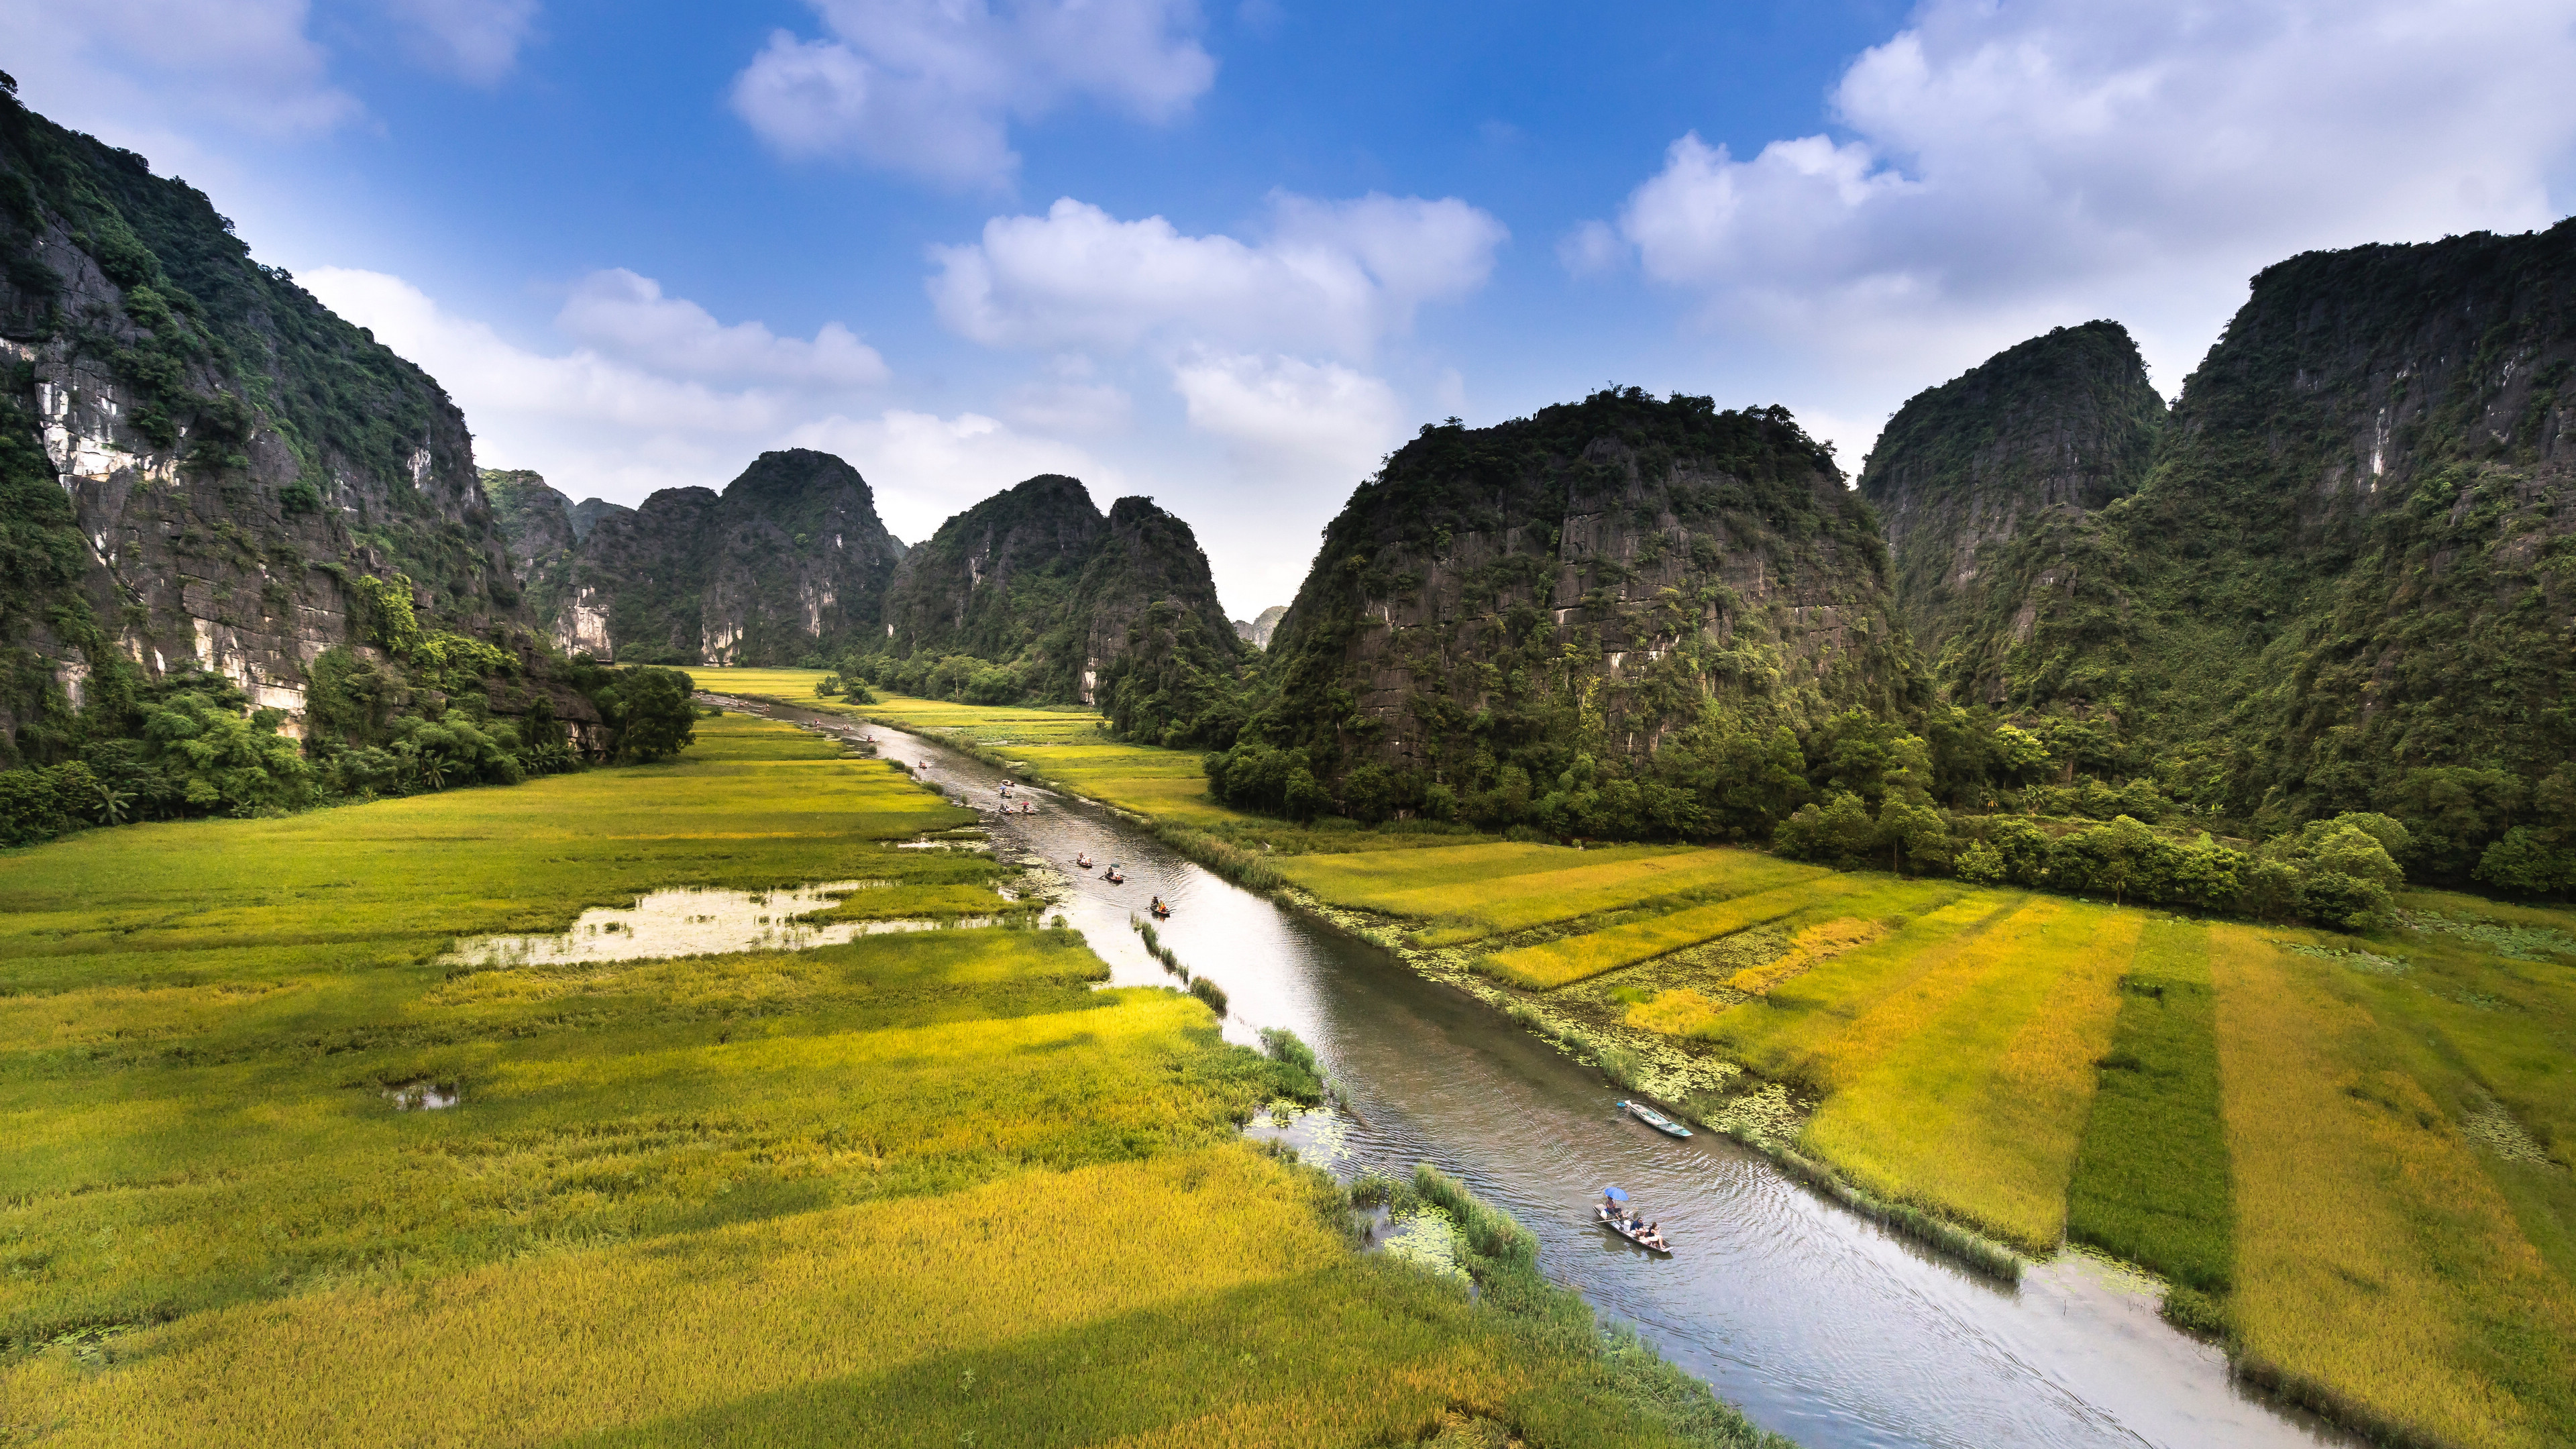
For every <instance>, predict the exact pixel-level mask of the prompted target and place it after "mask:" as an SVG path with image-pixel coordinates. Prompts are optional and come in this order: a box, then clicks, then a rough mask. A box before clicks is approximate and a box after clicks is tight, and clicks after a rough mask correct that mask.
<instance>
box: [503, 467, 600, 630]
mask: <svg viewBox="0 0 2576 1449" xmlns="http://www.w3.org/2000/svg"><path fill="white" fill-rule="evenodd" d="M483 493H484V496H485V497H487V498H489V499H491V500H492V515H493V517H494V518H495V519H496V520H498V521H499V523H500V525H501V536H502V538H503V539H504V540H506V542H507V544H508V547H509V551H510V572H511V574H512V576H513V577H515V578H516V579H517V580H518V584H519V593H520V596H521V600H522V602H523V604H524V605H525V608H526V612H527V614H528V615H529V617H531V618H537V619H551V618H553V617H554V616H555V614H556V613H557V612H558V611H559V610H560V608H561V607H562V601H563V596H564V591H565V589H566V587H567V586H568V585H569V583H570V581H571V571H572V554H573V548H574V546H575V544H576V542H577V541H578V540H577V536H576V535H575V533H574V531H573V520H572V500H571V499H569V498H566V497H564V496H563V495H562V494H561V493H558V492H556V491H555V490H554V489H552V488H549V487H547V486H546V480H545V479H543V478H541V477H539V476H538V475H536V474H534V473H531V472H528V471H526V470H524V469H504V468H486V469H484V470H483Z"/></svg>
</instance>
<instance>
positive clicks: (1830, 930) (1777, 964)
mask: <svg viewBox="0 0 2576 1449" xmlns="http://www.w3.org/2000/svg"><path fill="white" fill-rule="evenodd" d="M1820 894H1821V893H1820ZM1886 935H1887V927H1886V926H1885V925H1883V924H1881V923H1879V922H1877V921H1862V920H1855V919H1853V918H1852V917H1849V916H1844V917H1841V918H1839V919H1836V920H1831V921H1819V922H1817V923H1816V924H1815V925H1812V926H1808V927H1805V928H1803V929H1801V930H1800V931H1799V932H1798V934H1796V935H1794V936H1792V937H1790V938H1789V949H1788V950H1786V951H1783V952H1781V953H1780V954H1779V955H1778V956H1775V957H1773V958H1772V959H1770V960H1768V961H1765V962H1763V963H1762V964H1761V965H1759V966H1747V967H1745V968H1744V969H1743V970H1741V971H1738V972H1736V973H1735V974H1734V975H1733V976H1730V977H1728V978H1727V979H1726V984H1727V985H1728V986H1731V987H1733V988H1734V989H1736V990H1738V991H1741V992H1743V993H1744V994H1745V995H1747V996H1767V995H1769V994H1770V993H1771V988H1772V987H1775V986H1777V985H1779V984H1780V983H1781V982H1783V981H1786V980H1788V979H1789V978H1790V977H1792V976H1798V975H1802V974H1804V973H1806V972H1808V971H1812V970H1814V969H1815V968H1816V965H1817V963H1819V962H1823V961H1830V960H1832V959H1833V958H1834V957H1836V956H1839V955H1841V954H1842V953H1844V952H1845V951H1851V950H1856V949H1858V948H1860V947H1862V946H1866V945H1868V944H1870V943H1871V942H1872V941H1877V940H1881V939H1884V938H1885V937H1886Z"/></svg>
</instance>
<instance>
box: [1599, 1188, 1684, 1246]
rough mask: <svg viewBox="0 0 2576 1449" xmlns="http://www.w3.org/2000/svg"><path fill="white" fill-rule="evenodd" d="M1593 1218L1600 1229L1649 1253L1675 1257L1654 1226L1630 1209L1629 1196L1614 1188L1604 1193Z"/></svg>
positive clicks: (1602, 1190) (1602, 1192) (1604, 1189)
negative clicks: (1604, 1229) (1597, 1220)
mask: <svg viewBox="0 0 2576 1449" xmlns="http://www.w3.org/2000/svg"><path fill="white" fill-rule="evenodd" d="M1592 1215H1593V1217H1595V1218H1597V1219H1599V1221H1600V1223H1601V1226H1603V1227H1605V1228H1608V1229H1609V1230H1610V1231H1612V1232H1614V1233H1617V1234H1618V1235H1619V1236H1621V1237H1623V1238H1626V1239H1627V1240H1628V1241H1629V1242H1632V1243H1634V1244H1636V1245H1637V1246H1638V1247H1640V1248H1643V1249H1645V1250H1646V1251H1647V1252H1650V1253H1661V1254H1663V1255H1664V1256H1665V1257H1667V1258H1669V1257H1671V1256H1672V1255H1673V1245H1672V1244H1670V1243H1668V1242H1665V1241H1664V1235H1663V1233H1662V1232H1661V1231H1660V1230H1659V1229H1658V1228H1657V1227H1656V1225H1655V1224H1653V1223H1650V1222H1648V1221H1646V1220H1645V1219H1644V1218H1643V1217H1641V1216H1639V1215H1638V1214H1637V1212H1636V1210H1635V1209H1634V1208H1631V1207H1630V1206H1629V1205H1628V1195H1627V1194H1626V1193H1624V1192H1621V1191H1620V1190H1619V1189H1617V1188H1615V1187H1605V1188H1603V1189H1601V1201H1599V1202H1597V1203H1595V1204H1593V1205H1592Z"/></svg>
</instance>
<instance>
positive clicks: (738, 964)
mask: <svg viewBox="0 0 2576 1449" xmlns="http://www.w3.org/2000/svg"><path fill="white" fill-rule="evenodd" d="M698 728H699V732H700V743H699V744H698V746H696V747H695V748H693V749H692V750H691V751H690V752H688V753H687V754H686V755H684V756H683V757H682V758H681V759H680V760H679V761H677V762H675V763H672V764H669V765H662V766H655V767H651V768H647V769H637V770H617V771H594V772H587V773H582V774H576V775H571V776H564V777H557V778H554V779H549V780H544V781H539V782H534V783H531V784H528V785H526V786H522V787H520V788H519V789H516V790H508V791H497V790H496V791H479V790H459V791H450V792H447V793H445V794H441V795H437V796H432V797H426V798H422V799H415V800H405V801H398V802H388V803H385V804H379V805H372V806H362V807H351V808H347V809H341V810H334V811H328V812H321V813H318V814H314V815H309V816H300V817H296V818H294V819H290V820H279V821H201V822H193V823H189V824H184V825H175V826H165V827H152V826H146V827H138V828H135V829H130V830H123V831H116V832H99V833H97V834H94V835H87V836H81V837H76V838H74V839H72V840H69V841H65V842H61V843H58V844H55V845H51V846H45V847H40V848H37V849H34V850H30V851H23V852H17V853H13V854H9V855H5V856H0V1134H5V1140H6V1141H7V1142H8V1144H9V1150H8V1151H7V1152H6V1153H0V1441H6V1442H15V1441H16V1440H17V1439H18V1438H19V1437H21V1436H24V1435H28V1434H33V1435H35V1436H36V1437H37V1438H38V1440H40V1441H41V1442H43V1443H45V1444H48V1445H55V1444H59V1445H120V1446H121V1445H163V1444H189V1445H201V1444H202V1445H271V1444H297V1445H305V1444H314V1445H331V1444H350V1445H361V1444H363V1445H374V1444H382V1443H409V1444H420V1445H477V1446H480V1445H521V1444H528V1445H533V1444H563V1443H590V1444H672V1445H683V1444H685V1445H696V1444H703V1443H710V1442H756V1443H816V1442H848V1443H862V1442H865V1443H874V1442H929V1443H943V1444H945V1443H958V1442H969V1441H971V1442H981V1443H1002V1442H1032V1441H1042V1440H1051V1441H1059V1442H1060V1441H1061V1440H1062V1439H1063V1438H1064V1437H1065V1436H1067V1435H1074V1436H1077V1437H1080V1438H1083V1439H1084V1440H1085V1441H1105V1440H1123V1441H1126V1442H1167V1443H1174V1444H1225V1443H1234V1444H1245V1445H1252V1444H1272V1443H1317V1444H1326V1443H1350V1442H1370V1441H1377V1442H1411V1441H1412V1440H1414V1439H1416V1438H1418V1437H1420V1436H1421V1435H1423V1434H1424V1433H1427V1432H1430V1431H1431V1429H1432V1428H1433V1426H1435V1425H1436V1424H1437V1423H1438V1422H1439V1419H1440V1416H1441V1415H1442V1414H1443V1413H1444V1412H1445V1411H1446V1410H1448V1409H1449V1407H1450V1406H1452V1405H1454V1404H1456V1403H1459V1402H1461V1401H1471V1402H1475V1403H1480V1404H1486V1405H1490V1406H1492V1407H1493V1408H1494V1409H1495V1410H1496V1412H1498V1413H1502V1414H1505V1415H1507V1416H1508V1417H1509V1418H1510V1419H1511V1420H1512V1421H1513V1422H1515V1423H1517V1424H1520V1425H1522V1426H1524V1432H1525V1434H1526V1436H1527V1438H1528V1440H1529V1442H1531V1443H1533V1444H1552V1445H1589V1444H1633V1445H1661V1444H1672V1443H1676V1442H1678V1440H1677V1438H1676V1431H1675V1422H1676V1421H1675V1420H1673V1419H1672V1418H1671V1417H1670V1416H1669V1415H1666V1414H1664V1413H1663V1412H1662V1411H1660V1410H1659V1409H1656V1408H1655V1407H1653V1406H1652V1405H1650V1404H1646V1403H1645V1402H1644V1401H1642V1400H1638V1399H1633V1398H1630V1399H1622V1398H1619V1397H1618V1396H1617V1395H1612V1394H1605V1393H1604V1387H1605V1382H1606V1380H1605V1377H1604V1375H1605V1373H1606V1372H1607V1371H1606V1370H1605V1368H1604V1367H1603V1362H1602V1360H1601V1358H1600V1356H1599V1355H1598V1354H1597V1353H1596V1352H1595V1351H1594V1349H1595V1344H1596V1342H1597V1340H1596V1339H1595V1337H1594V1336H1593V1334H1592V1332H1591V1330H1590V1327H1589V1321H1588V1319H1586V1320H1585V1321H1584V1322H1583V1323H1582V1324H1581V1325H1577V1326H1573V1327H1568V1326H1567V1323H1566V1320H1564V1319H1563V1318H1561V1317H1560V1318H1557V1319H1551V1320H1547V1321H1545V1322H1529V1323H1525V1322H1523V1321H1522V1320H1520V1319H1518V1318H1514V1317H1512V1316H1509V1315H1506V1314H1504V1313H1503V1312H1501V1311H1500V1310H1498V1309H1497V1308H1495V1307H1494V1306H1493V1305H1492V1304H1491V1303H1490V1302H1489V1303H1486V1304H1482V1305H1480V1304H1477V1303H1475V1302H1473V1301H1471V1300H1470V1298H1469V1297H1468V1296H1467V1295H1466V1294H1465V1293H1464V1292H1463V1291H1461V1290H1460V1289H1458V1288H1456V1287H1454V1286H1451V1285H1446V1284H1442V1283H1439V1282H1436V1281H1434V1280H1432V1279H1430V1278H1428V1277H1425V1276H1423V1275H1421V1274H1417V1273H1413V1272H1410V1271H1407V1270H1405V1269H1404V1268H1402V1267H1401V1266H1400V1265H1396V1264H1392V1263H1385V1262H1379V1261H1374V1260H1369V1259H1363V1258H1360V1257H1357V1256H1354V1255H1352V1254H1351V1253H1349V1252H1348V1251H1347V1250H1346V1248H1345V1246H1344V1243H1343V1240H1342V1237H1341V1230H1340V1226H1339V1223H1340V1219H1339V1218H1338V1216H1337V1214H1338V1207H1337V1203H1338V1198H1337V1197H1334V1196H1333V1195H1332V1190H1331V1189H1330V1187H1329V1185H1327V1184H1325V1183H1324V1182H1322V1180H1321V1179H1319V1178H1317V1177H1315V1176H1312V1175H1308V1174H1304V1173H1301V1172H1299V1171H1295V1170H1292V1169H1289V1168H1286V1167H1283V1166H1282V1165H1280V1164H1278V1163H1276V1162H1274V1161H1272V1160H1269V1159H1268V1158H1266V1157H1263V1156H1261V1155H1260V1154H1259V1153H1258V1152H1256V1151H1255V1150H1254V1149H1253V1148H1252V1147H1250V1146H1248V1145H1246V1144H1244V1143H1242V1142H1240V1141H1239V1140H1238V1138H1237V1135H1236V1134H1237V1128H1238V1124H1239V1123H1240V1122H1241V1121H1242V1120H1243V1119H1244V1118H1245V1117H1246V1116H1247V1115H1248V1114H1249V1113H1250V1112H1251V1111H1253V1110H1254V1109H1255V1108H1256V1107H1257V1106H1259V1105H1260V1104H1261V1103H1263V1102H1265V1101H1266V1100H1268V1098H1269V1097H1270V1095H1271V1093H1272V1092H1273V1091H1274V1090H1275V1089H1276V1079H1275V1077H1274V1074H1273V1069H1272V1067H1271V1066H1270V1064H1268V1063H1267V1062H1265V1061H1263V1060H1262V1059H1261V1058H1259V1057H1256V1056H1254V1055H1253V1054H1251V1053H1249V1052H1245V1051H1242V1050H1239V1049H1235V1048H1231V1047H1227V1046H1225V1045H1223V1044H1222V1043H1221V1042H1220V1041H1219V1040H1218V1038H1217V1035H1216V1030H1215V1024H1214V1020H1213V1018H1212V1017H1211V1016H1210V1014H1209V1012H1208V1009H1207V1008H1206V1007H1205V1006H1204V1005H1202V1004H1201V1003H1200V1002H1199V1001H1197V1000H1196V999H1194V998H1191V997H1187V996H1183V995H1180V994H1178V993H1175V992H1171V991H1165V990H1145V989H1129V990H1117V991H1107V990H1100V989H1096V988H1097V987H1098V984H1099V983H1100V982H1101V981H1102V980H1103V979H1104V978H1105V976H1106V974H1107V968H1106V967H1105V966H1103V965H1102V963H1101V961H1100V959H1099V958H1098V957H1097V956H1095V955H1093V954H1092V953H1091V951H1090V950H1089V949H1088V948H1087V947H1086V946H1085V945H1084V943H1083V942H1082V940H1081V938H1080V937H1078V936H1076V935H1075V934H1073V933H1071V932H1068V931H1060V930H1038V929H1026V928H981V929H953V928H950V929H937V930H930V931H925V932H920V933H917V934H907V935H901V936H877V937H870V938H863V939H857V940H852V941H848V942H846V943H835V944H820V945H811V944H810V943H809V949H801V950H765V949H753V950H728V951H725V952H722V953H720V954H706V955H693V956H688V957H685V958H680V959H669V958H659V959H616V958H615V957H616V953H610V952H602V953H574V954H566V955H563V956H561V957H560V958H556V959H546V958H542V957H541V956H540V954H539V953H528V954H527V955H526V956H524V957H521V958H511V957H507V956H504V957H501V958H484V959H458V960H452V961H442V960H441V959H439V958H440V957H441V955H442V954H443V953H445V952H447V951H448V950H449V949H450V948H451V946H452V944H453V943H454V942H455V941H456V940H457V939H458V938H460V937H462V938H471V937H475V936H482V935H490V934H497V933H505V932H506V933H517V934H523V935H525V934H535V933H542V932H553V931H560V930H562V929H564V928H565V927H566V926H567V925H571V924H574V923H575V921H576V918H577V917H579V916H581V914H582V912H583V911H584V909H585V908H587V907H607V908H609V910H608V912H607V913H606V914H603V915H600V916H596V917H593V918H592V921H593V924H604V923H606V922H609V921H616V922H618V923H619V924H620V925H621V927H622V926H623V925H624V924H627V923H628V922H629V920H630V918H631V908H632V907H633V906H634V903H635V901H636V900H637V898H638V897H639V896H643V895H645V894H646V893H647V892H649V891H651V890H653V889H655V888H656V887H660V886H667V885H674V884H680V885H690V886H696V887H704V888H715V889H720V890H726V891H732V892H736V893H749V895H747V896H745V897H743V898H744V899H749V898H750V896H757V895H760V894H763V893H770V892H780V894H778V895H776V896H774V897H773V898H772V901H773V903H775V904H777V905H778V907H779V908H780V909H792V910H795V911H798V912H803V911H804V909H805V908H806V907H808V906H810V905H813V904H814V901H813V900H812V899H810V898H806V897H796V898H790V897H789V896H788V895H787V894H786V893H785V892H783V891H782V890H781V888H783V887H794V886H796V885H798V884H800V883H802V884H811V883H815V882H836V881H837V882H865V883H866V885H865V888H864V889H859V890H855V891H853V892H851V893H850V894H849V895H848V896H846V897H844V898H843V904H842V906H841V907H839V908H836V909H837V910H839V911H843V912H846V911H847V910H848V909H849V908H850V906H851V904H852V903H853V902H857V901H860V900H865V901H869V902H879V901H882V902H887V903H890V908H891V909H894V910H898V911H910V912H913V913H915V914H926V913H930V912H932V911H933V909H934V907H937V906H944V905H949V904H956V903H961V902H965V901H970V900H972V901H979V902H980V903H981V905H982V908H983V909H985V910H987V911H990V910H991V909H992V908H993V907H994V906H996V905H998V904H999V900H998V897H997V896H995V894H994V893H993V891H992V889H991V880H992V877H993V874H994V872H995V870H996V869H997V867H996V866H995V864H994V862H993V861H992V860H991V859H990V858H989V857H987V856H983V855H977V854H972V853H948V852H933V851H912V850H902V849H896V848H894V847H896V846H898V845H901V844H905V843H909V842H910V841H912V840H913V839H914V838H915V837H918V836H920V835H922V834H924V833H925V832H933V831H939V830H944V829H947V828H949V827H952V826H955V825H958V824H960V823H962V822H964V821H965V820H967V819H970V818H971V817H970V816H969V815H968V814H967V812H963V811H959V810H956V809H953V808H951V807H949V806H947V805H945V804H943V803H942V802H940V801H939V800H938V798H937V797H936V796H934V795H932V794H930V793H929V792H927V791H924V790H922V789H920V788H918V787H917V786H915V785H913V784H912V783H911V782H910V781H909V780H907V779H906V778H905V777H904V776H903V775H901V774H900V773H898V772H896V771H894V770H892V769H890V768H888V767H887V766H885V765H883V764H880V763H877V762H874V761H866V760H857V759H845V758H842V757H841V755H840V752H839V751H838V749H836V748H835V747H834V746H832V745H831V744H829V743H828V742H824V741H819V740H816V739H814V738H813V737H811V736H808V735H805V734H802V733H799V732H797V731H794V730H792V729H789V728H787V727H785V726H782V725H771V724H765V723H758V722H752V721H747V720H744V719H741V718H739V717H727V718H725V719H720V720H708V721H703V722H701V723H700V725H699V726H698ZM709 899H711V898H709ZM621 912H628V913H630V914H620V913H621ZM833 913H834V912H833V910H826V911H822V912H816V913H814V914H817V915H823V916H829V915H831V914H833ZM682 914H684V915H685V914H686V913H685V912H683V913H682ZM700 914H704V912H700ZM617 934H621V935H622V934H624V931H623V930H622V929H621V931H619V932H618V933H617ZM683 944H689V943H683ZM755 944H757V943H755ZM1542 1431H1544V1432H1542ZM1694 1442H1696V1441H1694Z"/></svg>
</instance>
